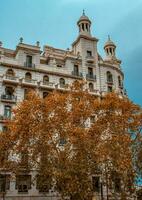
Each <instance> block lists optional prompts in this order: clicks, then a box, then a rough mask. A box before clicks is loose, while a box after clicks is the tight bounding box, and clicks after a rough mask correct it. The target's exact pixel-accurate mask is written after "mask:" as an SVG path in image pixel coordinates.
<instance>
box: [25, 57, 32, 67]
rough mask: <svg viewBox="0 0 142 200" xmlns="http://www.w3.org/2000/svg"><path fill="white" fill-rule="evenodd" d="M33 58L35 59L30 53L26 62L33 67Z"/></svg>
mask: <svg viewBox="0 0 142 200" xmlns="http://www.w3.org/2000/svg"><path fill="white" fill-rule="evenodd" d="M32 60H33V58H32V56H30V55H27V56H26V63H25V64H26V67H33V64H32Z"/></svg>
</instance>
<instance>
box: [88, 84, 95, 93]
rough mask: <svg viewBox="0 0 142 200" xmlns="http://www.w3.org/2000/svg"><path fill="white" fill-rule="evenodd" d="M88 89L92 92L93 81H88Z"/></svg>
mask: <svg viewBox="0 0 142 200" xmlns="http://www.w3.org/2000/svg"><path fill="white" fill-rule="evenodd" d="M89 90H90V92H92V91H93V90H94V85H93V83H89Z"/></svg>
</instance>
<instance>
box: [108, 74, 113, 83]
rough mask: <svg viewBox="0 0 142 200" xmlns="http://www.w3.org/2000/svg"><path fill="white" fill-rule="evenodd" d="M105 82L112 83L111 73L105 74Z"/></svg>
mask: <svg viewBox="0 0 142 200" xmlns="http://www.w3.org/2000/svg"><path fill="white" fill-rule="evenodd" d="M107 82H108V83H113V77H112V74H111V72H109V71H108V72H107Z"/></svg>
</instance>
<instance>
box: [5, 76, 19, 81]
mask: <svg viewBox="0 0 142 200" xmlns="http://www.w3.org/2000/svg"><path fill="white" fill-rule="evenodd" d="M4 78H5V79H8V80H13V81H16V80H17V77H16V76H10V75H5V76H4Z"/></svg>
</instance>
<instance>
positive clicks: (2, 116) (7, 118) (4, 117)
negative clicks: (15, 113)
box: [0, 115, 11, 121]
mask: <svg viewBox="0 0 142 200" xmlns="http://www.w3.org/2000/svg"><path fill="white" fill-rule="evenodd" d="M10 119H11V115H10V116H6V115H0V121H5V120H10Z"/></svg>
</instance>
